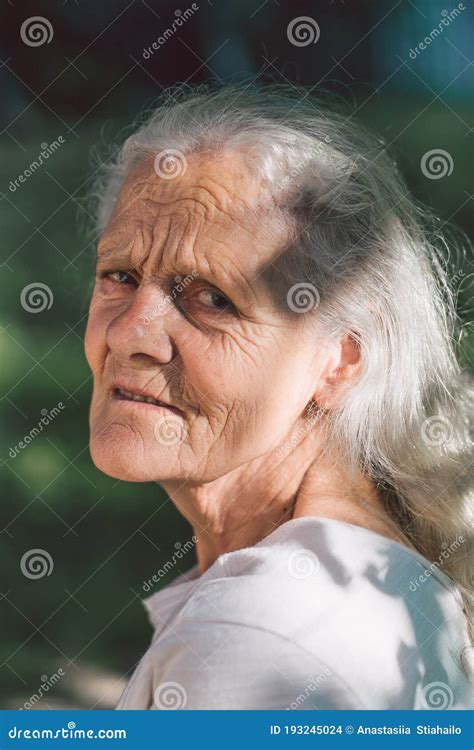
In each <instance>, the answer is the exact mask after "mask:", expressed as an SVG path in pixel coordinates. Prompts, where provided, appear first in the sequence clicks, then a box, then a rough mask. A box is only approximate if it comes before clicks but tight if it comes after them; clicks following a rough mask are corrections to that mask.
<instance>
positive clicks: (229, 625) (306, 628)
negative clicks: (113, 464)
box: [173, 523, 465, 708]
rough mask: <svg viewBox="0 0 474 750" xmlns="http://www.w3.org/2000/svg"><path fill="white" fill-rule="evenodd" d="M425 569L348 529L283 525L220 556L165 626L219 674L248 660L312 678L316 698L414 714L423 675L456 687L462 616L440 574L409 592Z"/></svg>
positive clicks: (302, 680) (296, 677) (396, 549)
mask: <svg viewBox="0 0 474 750" xmlns="http://www.w3.org/2000/svg"><path fill="white" fill-rule="evenodd" d="M285 527H286V528H285ZM426 562H427V561H425V560H424V558H421V556H417V555H415V554H413V553H411V552H410V551H409V550H406V551H405V549H404V548H402V547H401V545H398V544H394V543H393V542H391V541H390V540H388V539H385V538H384V537H381V536H380V535H378V534H373V533H371V532H366V531H365V530H364V529H358V528H357V527H353V526H351V525H349V524H340V523H336V524H334V523H330V524H325V523H311V524H307V523H292V524H284V525H283V526H282V527H280V528H279V529H277V530H276V532H274V533H273V534H272V535H271V537H270V538H267V540H263V542H262V543H260V544H259V545H256V546H254V547H252V548H248V549H244V550H239V551H237V552H232V553H228V554H226V555H222V556H221V557H220V558H219V559H218V561H216V563H215V564H214V565H213V566H212V567H211V568H209V570H208V571H206V573H205V574H204V575H203V576H201V577H200V579H199V583H198V585H197V586H196V589H195V591H194V593H193V594H192V596H191V597H190V598H189V600H188V602H187V603H186V605H185V606H184V607H183V608H182V609H181V610H180V612H179V614H178V615H177V618H176V620H175V622H174V623H173V628H179V632H180V633H182V634H183V638H184V639H187V638H189V639H191V641H193V643H194V642H196V643H199V648H200V649H201V650H202V652H203V653H205V652H207V653H208V656H209V649H211V651H212V649H216V653H217V654H218V655H219V658H220V657H225V661H226V664H227V668H228V666H229V664H230V663H232V665H233V667H232V669H237V671H238V669H239V668H240V667H243V668H245V669H246V670H247V671H248V669H249V654H250V655H251V658H250V661H252V660H253V662H252V663H256V664H257V666H258V668H259V669H260V670H261V669H262V668H263V667H262V665H263V664H267V665H271V664H273V665H277V667H278V669H279V670H280V671H281V673H282V674H287V675H289V674H293V678H291V677H290V680H292V681H293V683H294V684H298V685H302V686H304V685H306V686H307V685H308V684H309V683H310V682H311V680H313V681H314V680H316V681H319V682H320V683H321V689H320V690H319V691H318V697H319V699H320V700H322V696H325V700H329V701H331V700H335V698H334V696H338V698H337V700H341V696H344V697H343V699H342V705H343V706H345V707H358V708H373V707H379V703H380V704H381V705H380V707H386V708H390V707H392V708H397V707H401V708H403V707H407V708H410V707H411V708H412V707H413V704H414V703H416V700H418V698H416V697H415V692H417V691H418V693H419V691H420V690H421V689H422V688H423V684H422V682H420V675H425V676H428V677H429V680H428V682H435V681H437V680H438V679H439V677H440V675H441V676H442V677H444V681H446V682H447V683H449V682H450V681H451V680H453V681H455V682H457V684H461V686H462V687H463V686H464V682H463V675H462V673H461V672H460V671H459V663H458V660H457V658H456V653H457V652H458V651H460V650H461V647H462V645H465V642H462V638H460V635H459V634H460V633H461V631H462V613H461V611H460V608H459V605H458V603H457V601H456V599H455V595H454V593H453V590H452V589H450V587H449V585H445V584H446V582H444V581H443V578H442V577H439V576H436V577H435V576H434V575H432V576H430V577H429V578H428V579H426V581H425V583H424V584H423V585H422V586H418V587H416V585H415V583H416V581H418V579H419V577H420V575H423V573H426ZM410 586H411V588H410ZM449 623H451V625H450V624H449ZM216 643H219V644H220V645H219V646H218V647H216V646H215V645H213V644H216ZM193 647H194V646H193ZM244 655H246V658H244ZM278 660H280V661H278ZM280 662H281V663H280ZM245 665H246V666H245ZM295 670H297V671H298V674H295ZM381 675H383V676H384V677H383V680H382V679H381ZM425 681H426V680H425ZM323 683H324V684H325V687H324V689H322V685H323ZM381 686H382V687H381ZM410 686H411V687H410ZM407 687H408V691H407ZM305 689H306V688H305ZM463 689H464V687H463ZM410 690H411V691H412V693H411V694H410ZM303 693H304V690H303ZM300 694H301V690H300V691H299V692H298V694H297V695H300ZM403 694H405V696H406V697H404V698H402V695H403ZM312 697H313V698H314V695H312ZM404 701H406V705H405V704H404ZM289 702H290V703H291V702H292V701H289ZM328 705H333V704H331V703H330V702H329V704H328ZM333 707H334V706H333ZM420 707H423V705H421V706H420Z"/></svg>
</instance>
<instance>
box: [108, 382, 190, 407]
mask: <svg viewBox="0 0 474 750" xmlns="http://www.w3.org/2000/svg"><path fill="white" fill-rule="evenodd" d="M112 395H113V397H114V399H115V400H117V401H134V402H136V403H141V404H150V405H151V406H155V407H161V408H165V409H170V410H171V411H174V412H176V413H177V414H182V410H181V409H178V407H177V406H172V404H168V403H167V402H166V401H162V400H160V399H157V398H155V397H154V396H151V395H150V394H148V393H145V391H143V390H140V389H138V388H134V389H133V390H131V389H128V388H123V387H121V386H115V387H113V388H112Z"/></svg>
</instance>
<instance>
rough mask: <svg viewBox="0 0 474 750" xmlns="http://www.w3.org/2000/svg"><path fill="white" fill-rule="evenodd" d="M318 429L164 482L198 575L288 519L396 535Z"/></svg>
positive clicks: (368, 484)
mask: <svg viewBox="0 0 474 750" xmlns="http://www.w3.org/2000/svg"><path fill="white" fill-rule="evenodd" d="M324 444H325V441H324V436H323V430H320V431H318V435H317V436H316V435H315V434H314V431H310V432H308V435H306V436H305V437H304V438H303V440H302V441H301V442H300V443H299V444H298V446H297V447H296V448H292V449H291V450H289V451H288V452H286V453H285V452H281V451H278V450H276V451H273V452H272V453H270V454H266V455H264V456H261V457H259V458H257V459H253V460H251V461H249V462H248V463H246V464H244V465H242V466H239V467H238V468H236V469H233V470H232V471H231V472H229V473H228V474H226V475H224V476H222V477H219V478H218V479H215V480H212V481H210V482H206V483H194V484H193V483H189V484H186V486H180V485H179V483H178V482H167V483H164V485H163V486H164V488H165V490H166V491H167V492H168V494H169V495H170V497H171V499H172V500H173V502H174V504H175V505H176V507H177V508H178V510H179V511H180V512H181V513H182V515H184V516H185V518H186V519H187V520H188V521H189V522H190V523H191V524H192V526H193V528H194V534H195V537H196V539H197V543H196V548H197V560H198V567H199V572H200V574H202V573H204V571H205V570H207V568H209V567H210V566H211V565H212V563H213V562H214V561H215V560H216V559H217V558H218V557H219V555H222V554H223V553H225V552H231V551H233V550H237V549H242V548H244V547H251V546H253V545H254V544H256V543H257V542H259V541H260V540H261V539H264V538H265V537H266V536H268V534H270V533H271V532H272V531H274V529H276V528H277V527H278V526H280V525H281V524H283V523H285V522H286V521H289V520H290V519H291V518H302V517H305V516H319V517H325V518H333V519H336V520H341V521H346V522H347V523H352V524H355V525H358V526H364V527H366V528H369V529H371V530H373V531H376V532H378V533H381V534H384V535H385V536H390V537H392V538H397V540H398V541H401V540H400V538H399V535H400V532H399V531H398V530H397V528H396V526H395V524H394V523H393V521H391V519H390V518H389V517H388V514H387V513H386V512H385V510H384V508H383V504H382V501H381V498H380V496H379V494H378V492H377V489H376V487H375V485H374V483H373V482H372V480H371V479H370V478H369V477H367V476H365V475H363V474H362V472H360V473H359V474H358V475H357V476H355V477H354V476H352V477H351V478H349V476H348V474H347V472H346V471H344V469H343V468H341V467H343V461H342V460H340V456H337V455H335V454H334V453H333V454H331V455H328V453H327V451H325V450H323V446H324Z"/></svg>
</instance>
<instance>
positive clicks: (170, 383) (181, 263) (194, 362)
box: [86, 154, 319, 482]
mask: <svg viewBox="0 0 474 750" xmlns="http://www.w3.org/2000/svg"><path fill="white" fill-rule="evenodd" d="M155 165H156V161H154V160H153V159H147V160H145V161H143V162H142V163H141V164H140V165H139V167H137V168H136V169H135V170H134V171H133V172H132V174H131V175H130V177H129V179H128V180H127V182H126V183H125V185H124V187H123V189H122V192H121V194H120V196H119V200H118V202H117V205H116V209H115V213H114V215H113V217H112V219H111V221H110V222H109V225H108V227H107V229H106V231H105V232H104V234H103V235H102V237H101V241H100V243H99V248H98V261H97V280H96V284H95V288H94V293H93V297H92V301H91V307H90V314H89V322H88V326H87V332H86V356H87V360H88V362H89V365H90V368H91V370H92V373H93V378H94V392H93V398H92V405H91V413H90V423H91V453H92V457H93V459H94V462H95V463H96V465H97V466H98V467H99V468H100V469H101V470H103V471H104V472H106V473H107V474H110V475H112V476H114V477H118V478H121V479H128V480H129V481H152V480H153V481H161V480H167V479H169V480H171V479H173V480H174V479H181V478H182V479H186V480H188V481H189V480H191V481H194V480H195V481H197V482H200V481H209V480H211V479H215V478H217V477H219V476H222V475H223V474H225V473H227V472H228V471H230V470H231V469H233V468H236V467H237V466H239V465H241V464H243V463H244V462H246V461H249V460H251V459H253V458H256V457H258V456H262V455H264V454H265V453H267V452H270V451H271V450H273V449H275V448H276V447H277V446H278V444H279V443H281V442H282V441H284V440H286V439H287V438H288V436H289V435H290V434H291V433H292V430H293V428H294V427H295V424H296V423H297V422H298V420H299V419H300V418H302V414H303V412H304V408H305V406H306V405H307V403H308V401H309V400H310V399H311V397H312V394H313V392H314V389H315V384H316V381H315V378H316V377H317V372H318V367H319V365H318V353H317V348H318V347H317V342H316V341H315V334H314V327H313V324H312V323H311V322H310V321H309V317H310V316H308V315H305V314H299V313H298V312H295V310H296V309H297V306H296V304H295V303H294V300H293V299H291V295H292V294H293V292H291V290H289V289H288V287H285V285H284V283H283V280H282V276H281V274H279V273H278V256H279V255H280V254H281V253H282V251H283V250H284V248H285V246H286V243H287V242H288V240H289V236H290V230H289V226H288V224H287V223H286V222H284V221H283V220H282V216H281V213H280V212H279V211H278V210H277V208H276V207H275V205H274V203H273V202H272V200H271V199H270V196H269V195H268V194H267V192H266V188H265V187H264V184H263V181H262V180H261V179H260V178H259V177H258V176H257V175H255V174H253V173H252V171H250V170H249V169H247V168H246V166H245V163H244V160H243V158H242V157H240V156H237V155H218V156H216V157H208V156H203V155H199V154H196V155H191V156H188V157H187V164H186V162H184V161H181V162H180V163H178V164H177V167H178V169H177V172H178V173H177V175H176V176H175V177H174V178H172V179H170V176H169V173H166V174H165V173H163V171H162V169H161V168H160V164H159V163H158V168H155ZM168 166H169V165H168ZM171 166H173V165H171ZM175 166H176V165H175ZM163 174H164V176H163ZM277 289H279V292H277ZM288 292H290V296H289V297H287V293H288ZM288 302H289V303H290V304H288ZM134 398H135V399H141V400H134ZM144 398H147V399H148V401H144V400H143V399H144ZM159 402H164V404H160V403H159Z"/></svg>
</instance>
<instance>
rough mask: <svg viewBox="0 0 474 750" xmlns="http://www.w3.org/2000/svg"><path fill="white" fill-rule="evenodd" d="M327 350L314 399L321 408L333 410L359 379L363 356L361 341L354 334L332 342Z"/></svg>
mask: <svg viewBox="0 0 474 750" xmlns="http://www.w3.org/2000/svg"><path fill="white" fill-rule="evenodd" d="M327 352H328V353H327V358H326V362H325V364H324V366H323V370H322V372H321V375H320V378H319V381H318V385H317V387H316V390H315V391H314V395H313V400H314V401H315V402H316V404H317V405H318V406H319V407H320V408H321V409H324V410H325V411H331V410H332V409H334V408H335V407H336V406H337V405H338V404H339V402H340V400H341V398H342V396H343V395H344V394H345V393H346V392H347V391H348V390H349V389H350V387H351V385H353V384H355V383H356V382H357V380H358V379H359V376H360V373H361V368H362V357H361V351H360V344H359V341H358V340H357V338H356V336H355V335H353V334H346V335H345V336H344V337H343V338H342V339H341V340H340V341H336V342H333V343H331V344H330V345H329V347H328V350H327Z"/></svg>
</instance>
